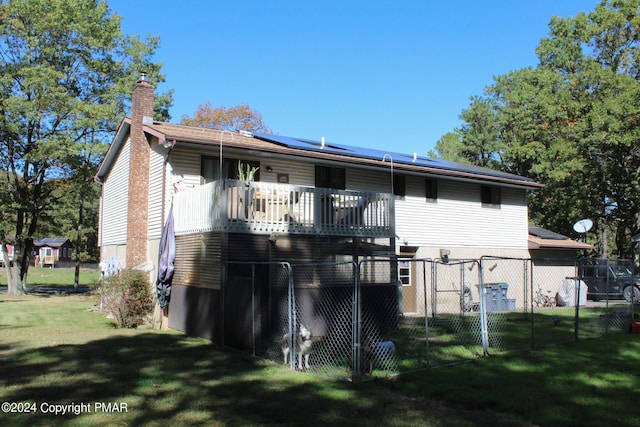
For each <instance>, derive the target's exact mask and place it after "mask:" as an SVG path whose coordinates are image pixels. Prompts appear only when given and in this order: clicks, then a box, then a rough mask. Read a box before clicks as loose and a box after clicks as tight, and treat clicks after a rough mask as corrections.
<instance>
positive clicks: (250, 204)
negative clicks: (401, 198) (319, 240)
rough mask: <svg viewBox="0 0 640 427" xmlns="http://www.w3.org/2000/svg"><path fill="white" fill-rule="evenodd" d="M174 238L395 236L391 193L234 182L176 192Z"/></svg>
mask: <svg viewBox="0 0 640 427" xmlns="http://www.w3.org/2000/svg"><path fill="white" fill-rule="evenodd" d="M173 211H174V217H175V231H176V234H190V233H199V232H205V231H227V232H246V233H260V234H272V233H293V234H316V235H344V236H361V237H393V236H394V235H395V228H394V203H393V197H392V196H391V195H390V194H383V193H374V192H368V191H345V190H332V189H327V188H314V187H302V186H294V185H285V184H273V183H263V182H249V183H245V182H243V181H236V180H223V181H214V182H211V183H208V184H205V185H202V186H199V187H196V188H193V189H190V190H186V191H182V192H179V193H176V194H175V195H174V199H173Z"/></svg>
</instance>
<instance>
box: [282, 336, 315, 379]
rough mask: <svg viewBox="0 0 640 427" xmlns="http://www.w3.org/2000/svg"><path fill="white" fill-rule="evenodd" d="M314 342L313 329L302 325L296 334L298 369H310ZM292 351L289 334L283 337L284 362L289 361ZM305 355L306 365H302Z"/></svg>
mask: <svg viewBox="0 0 640 427" xmlns="http://www.w3.org/2000/svg"><path fill="white" fill-rule="evenodd" d="M312 343H313V340H312V336H311V331H310V330H309V328H307V327H306V326H305V325H300V330H299V331H298V333H297V334H296V342H295V345H296V352H297V353H298V369H300V370H305V369H309V355H310V354H311V344H312ZM290 353H291V343H290V336H289V334H284V336H283V337H282V356H283V357H284V363H285V364H287V362H288V361H289V354H290ZM303 356H304V366H303V365H302V357H303Z"/></svg>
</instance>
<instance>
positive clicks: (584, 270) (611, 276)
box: [578, 259, 640, 303]
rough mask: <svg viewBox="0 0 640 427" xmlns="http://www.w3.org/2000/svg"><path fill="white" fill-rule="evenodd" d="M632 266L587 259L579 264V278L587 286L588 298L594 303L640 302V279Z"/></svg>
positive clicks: (610, 261) (613, 261) (611, 261)
mask: <svg viewBox="0 0 640 427" xmlns="http://www.w3.org/2000/svg"><path fill="white" fill-rule="evenodd" d="M630 267H631V268H633V266H632V264H630V263H624V262H618V260H606V259H586V260H584V259H583V260H581V261H580V263H579V264H578V278H579V279H580V280H582V281H583V282H584V283H586V284H587V288H588V291H587V298H588V299H590V300H593V301H600V300H605V299H623V298H624V299H625V300H627V302H632V301H633V302H634V303H639V302H640V277H638V276H634V275H633V273H632V272H631V269H630Z"/></svg>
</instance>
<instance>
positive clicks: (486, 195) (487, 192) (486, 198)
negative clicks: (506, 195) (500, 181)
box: [480, 185, 502, 206]
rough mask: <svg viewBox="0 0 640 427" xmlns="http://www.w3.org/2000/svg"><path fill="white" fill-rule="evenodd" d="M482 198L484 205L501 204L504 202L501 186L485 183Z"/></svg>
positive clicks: (481, 191)
mask: <svg viewBox="0 0 640 427" xmlns="http://www.w3.org/2000/svg"><path fill="white" fill-rule="evenodd" d="M480 198H481V201H482V205H483V206H500V203H502V193H501V191H500V187H490V186H488V185H483V186H482V187H481V189H480Z"/></svg>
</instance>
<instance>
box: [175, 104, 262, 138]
mask: <svg viewBox="0 0 640 427" xmlns="http://www.w3.org/2000/svg"><path fill="white" fill-rule="evenodd" d="M181 123H182V124H183V125H187V126H197V127H201V128H209V129H221V130H230V131H238V130H246V131H249V132H262V133H271V132H272V131H271V129H270V128H269V127H268V126H267V125H266V124H265V123H264V122H263V121H262V114H260V113H259V112H257V111H256V110H253V109H251V108H250V107H249V105H247V104H240V105H236V106H235V107H216V108H213V107H212V106H211V103H210V102H207V103H206V104H204V105H199V106H198V109H197V110H196V112H195V114H194V115H193V117H189V116H182V120H181Z"/></svg>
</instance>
